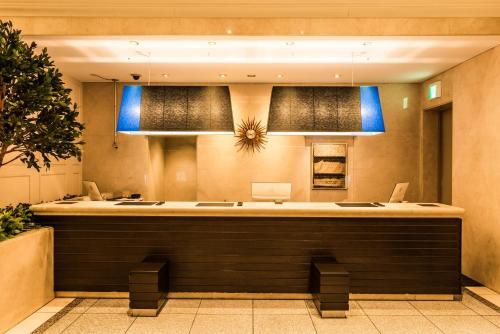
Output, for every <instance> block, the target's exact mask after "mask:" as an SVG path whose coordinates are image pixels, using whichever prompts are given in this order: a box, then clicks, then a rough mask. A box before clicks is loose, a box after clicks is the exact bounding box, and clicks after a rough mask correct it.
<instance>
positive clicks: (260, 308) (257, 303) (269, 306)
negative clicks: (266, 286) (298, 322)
mask: <svg viewBox="0 0 500 334" xmlns="http://www.w3.org/2000/svg"><path fill="white" fill-rule="evenodd" d="M253 311H254V314H302V315H306V314H309V312H308V311H307V307H306V303H305V301H304V300H254V301H253Z"/></svg>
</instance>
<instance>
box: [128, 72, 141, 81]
mask: <svg viewBox="0 0 500 334" xmlns="http://www.w3.org/2000/svg"><path fill="white" fill-rule="evenodd" d="M130 76H131V77H132V79H134V80H135V81H137V80H139V79H140V78H141V75H140V74H137V73H131V74H130Z"/></svg>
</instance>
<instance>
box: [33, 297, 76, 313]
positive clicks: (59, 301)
mask: <svg viewBox="0 0 500 334" xmlns="http://www.w3.org/2000/svg"><path fill="white" fill-rule="evenodd" d="M73 300H75V298H54V299H52V300H51V301H50V302H48V303H47V304H45V305H44V306H43V307H42V308H41V309H39V310H38V311H37V312H49V313H57V312H59V311H60V310H62V309H63V308H64V307H65V306H66V305H68V304H69V303H71V302H72V301H73Z"/></svg>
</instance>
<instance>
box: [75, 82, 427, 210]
mask: <svg viewBox="0 0 500 334" xmlns="http://www.w3.org/2000/svg"><path fill="white" fill-rule="evenodd" d="M379 87H380V96H381V101H382V108H383V112H384V118H385V123H386V133H385V134H382V135H378V136H371V137H356V138H352V137H321V138H319V137H303V136H290V137H282V136H274V137H269V138H268V140H269V141H268V143H267V145H266V148H265V149H264V150H263V151H262V152H257V153H254V154H249V153H245V152H241V151H240V152H238V151H237V148H236V147H235V146H234V144H235V139H234V138H233V137H232V136H198V137H197V138H191V139H189V138H150V139H149V140H148V139H147V138H145V137H142V136H130V135H119V138H118V144H119V148H118V149H114V148H112V145H111V144H112V140H113V99H112V96H113V90H112V85H111V84H107V83H85V84H84V105H85V110H87V112H86V114H85V123H86V125H87V130H86V131H85V134H84V139H85V140H86V141H87V145H86V147H85V153H84V167H83V175H84V179H88V180H93V181H96V182H97V184H98V186H99V188H100V189H101V191H105V192H107V191H110V192H119V191H122V190H129V191H133V192H140V193H141V194H143V195H144V196H145V197H146V198H149V199H167V200H200V201H207V200H228V201H238V200H243V201H248V200H251V192H250V187H251V182H270V181H273V182H291V183H292V200H293V201H309V200H311V201H342V200H346V199H347V200H370V201H387V199H388V197H389V195H390V193H391V191H392V188H393V186H394V184H395V183H396V182H401V181H409V182H410V183H411V185H410V188H409V192H408V196H407V199H408V200H410V201H417V200H418V191H419V188H420V186H419V181H418V180H419V122H418V120H419V111H420V88H419V85H417V84H387V85H381V86H379ZM271 88H272V86H271V85H265V84H255V85H242V84H238V85H230V91H231V99H232V104H233V110H234V122H235V123H236V124H237V123H239V122H240V121H241V120H242V119H245V118H247V117H253V116H255V117H256V119H260V120H262V121H263V123H264V124H266V123H267V112H268V108H269V101H270V94H271ZM120 95H121V85H120V89H119V93H118V96H119V98H120ZM405 96H406V97H408V98H409V101H410V104H409V108H408V109H407V110H403V108H402V100H403V97H405ZM313 142H345V143H347V144H348V155H349V156H348V167H349V175H350V176H349V188H348V190H311V176H310V157H311V151H310V147H311V143H313ZM162 154H163V155H162ZM162 163H163V165H164V167H163V168H164V169H163V173H161V170H162V168H161V167H160V166H161V164H162ZM159 185H164V187H161V186H159Z"/></svg>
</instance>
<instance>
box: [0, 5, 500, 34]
mask: <svg viewBox="0 0 500 334" xmlns="http://www.w3.org/2000/svg"><path fill="white" fill-rule="evenodd" d="M283 7H286V6H283ZM87 8H88V6H87ZM284 9H285V8H280V12H281V13H283V10H284ZM217 10H218V11H219V10H220V7H218V9H217ZM302 15H304V16H305V17H302V18H279V17H273V18H241V17H237V18H231V17H218V18H213V17H212V18H209V17H187V18H186V17H137V13H134V17H109V16H108V17H103V16H93V17H92V16H86V17H78V16H72V17H67V16H45V15H40V16H33V15H29V14H26V12H24V13H17V15H16V14H15V13H10V14H3V15H1V16H0V19H2V20H12V21H13V23H14V24H15V26H16V27H17V28H18V29H21V30H22V31H23V33H24V34H25V35H33V36H40V35H62V36H75V35H93V36H96V35H97V36H103V35H114V36H116V35H125V36H139V35H225V34H226V31H227V29H231V31H232V34H233V35H241V36H243V35H258V36H299V35H304V36H462V35H469V36H477V35H500V18H498V17H433V18H429V17H422V16H421V17H413V18H412V17H393V18H387V17H386V18H382V17H377V18H367V17H362V18H359V17H358V18H353V17H350V18H345V17H344V18H331V17H329V18H328V17H321V18H311V17H309V15H307V14H306V13H305V12H302Z"/></svg>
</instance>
